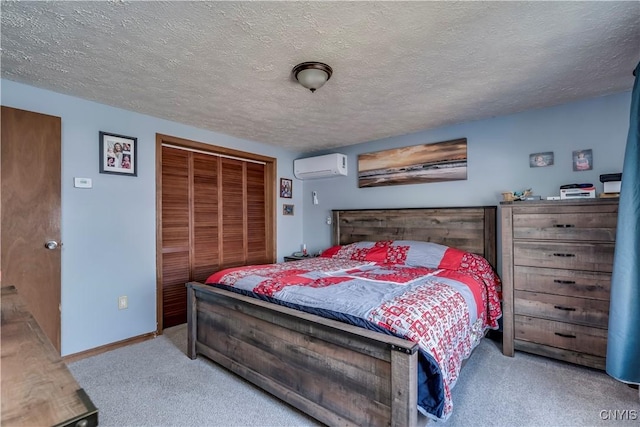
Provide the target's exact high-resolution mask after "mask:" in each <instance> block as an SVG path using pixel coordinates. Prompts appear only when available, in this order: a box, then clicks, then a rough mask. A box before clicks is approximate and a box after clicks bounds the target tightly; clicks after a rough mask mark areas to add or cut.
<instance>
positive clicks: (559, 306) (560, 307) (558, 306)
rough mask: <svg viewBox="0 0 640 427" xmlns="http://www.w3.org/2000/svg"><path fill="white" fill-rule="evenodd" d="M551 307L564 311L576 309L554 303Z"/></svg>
mask: <svg viewBox="0 0 640 427" xmlns="http://www.w3.org/2000/svg"><path fill="white" fill-rule="evenodd" d="M553 308H557V309H558V310H565V311H576V309H575V308H574V307H563V306H561V305H554V306H553Z"/></svg>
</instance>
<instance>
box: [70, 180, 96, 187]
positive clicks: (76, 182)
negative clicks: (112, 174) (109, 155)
mask: <svg viewBox="0 0 640 427" xmlns="http://www.w3.org/2000/svg"><path fill="white" fill-rule="evenodd" d="M73 186H74V187H76V188H91V187H93V183H92V182H91V178H73Z"/></svg>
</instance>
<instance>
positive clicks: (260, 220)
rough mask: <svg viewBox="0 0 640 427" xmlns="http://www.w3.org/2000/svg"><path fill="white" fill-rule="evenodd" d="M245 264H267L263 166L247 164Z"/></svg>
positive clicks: (267, 237) (265, 201) (268, 259)
mask: <svg viewBox="0 0 640 427" xmlns="http://www.w3.org/2000/svg"><path fill="white" fill-rule="evenodd" d="M246 177H247V244H248V248H247V264H265V263H269V262H271V261H270V258H269V255H268V254H267V240H268V239H270V238H272V236H267V211H266V209H267V207H266V203H267V200H266V197H265V194H266V183H265V165H264V164H261V163H247V173H246Z"/></svg>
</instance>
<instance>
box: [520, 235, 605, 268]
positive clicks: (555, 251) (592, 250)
mask: <svg viewBox="0 0 640 427" xmlns="http://www.w3.org/2000/svg"><path fill="white" fill-rule="evenodd" d="M614 248H615V244H614V243H600V244H592V243H560V242H558V243H555V242H528V241H515V242H514V243H513V258H514V264H515V265H521V266H530V267H548V268H564V269H570V270H583V271H598V272H606V273H611V271H612V269H613V251H614Z"/></svg>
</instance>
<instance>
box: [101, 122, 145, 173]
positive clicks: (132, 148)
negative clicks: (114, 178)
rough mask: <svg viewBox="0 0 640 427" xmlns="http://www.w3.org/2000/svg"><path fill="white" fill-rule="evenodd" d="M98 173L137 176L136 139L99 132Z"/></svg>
mask: <svg viewBox="0 0 640 427" xmlns="http://www.w3.org/2000/svg"><path fill="white" fill-rule="evenodd" d="M100 173H111V174H117V175H129V176H138V138H133V137H130V136H124V135H118V134H115V133H109V132H102V131H101V132H100Z"/></svg>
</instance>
